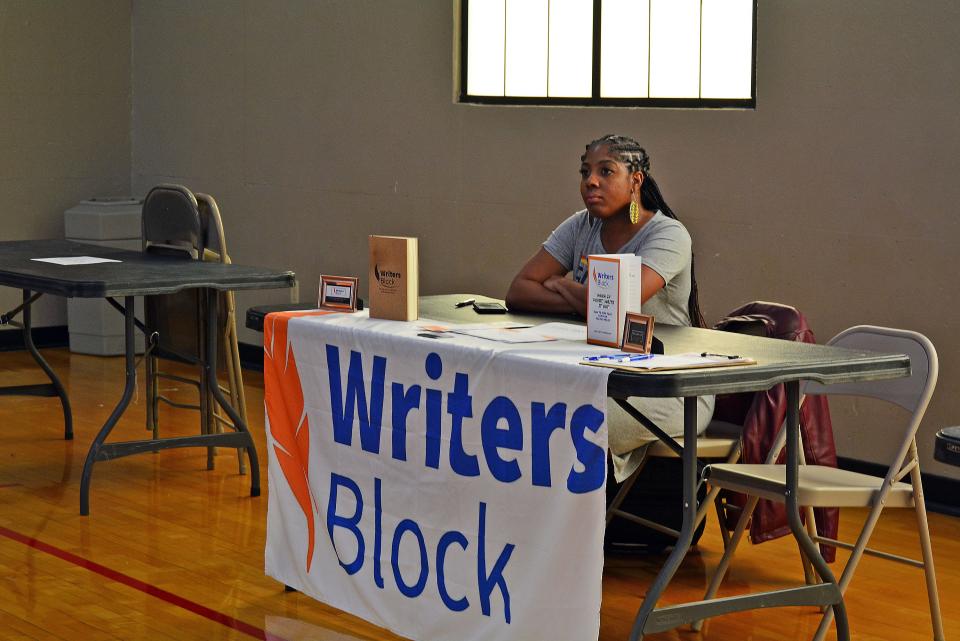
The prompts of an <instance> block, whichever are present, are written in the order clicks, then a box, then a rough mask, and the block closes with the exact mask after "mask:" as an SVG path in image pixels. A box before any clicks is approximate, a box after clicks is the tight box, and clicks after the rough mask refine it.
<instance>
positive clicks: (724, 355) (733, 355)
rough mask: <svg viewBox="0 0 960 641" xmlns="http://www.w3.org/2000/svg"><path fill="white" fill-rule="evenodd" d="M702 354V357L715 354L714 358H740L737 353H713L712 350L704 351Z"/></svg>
mask: <svg viewBox="0 0 960 641" xmlns="http://www.w3.org/2000/svg"><path fill="white" fill-rule="evenodd" d="M700 356H701V358H709V357H711V356H713V357H714V358H729V359H730V360H733V359H735V358H740V357H739V356H737V355H736V354H712V353H710V352H703V353H702V354H700Z"/></svg>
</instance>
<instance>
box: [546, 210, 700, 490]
mask: <svg viewBox="0 0 960 641" xmlns="http://www.w3.org/2000/svg"><path fill="white" fill-rule="evenodd" d="M601 226H602V221H600V220H597V219H594V218H593V217H592V216H590V214H589V213H588V212H587V210H586V209H584V210H582V211H578V212H577V213H575V214H574V215H572V216H570V218H567V219H566V220H565V221H563V222H562V223H561V224H560V226H559V227H557V228H556V229H555V230H553V233H552V234H550V237H549V238H547V240H546V242H544V243H543V248H544V249H546V250H547V252H548V253H549V254H550V255H551V256H553V257H554V258H556V259H557V260H558V261H560V263H561V264H562V265H564V266H565V267H567V268H568V269H569V270H570V271H571V272H573V278H574V280H576V281H577V282H578V283H583V282H585V281H586V279H587V256H589V255H590V254H611V253H614V252H617V253H620V254H626V253H631V254H636V255H637V256H640V257H641V259H642V262H643V264H644V265H646V266H647V267H649V268H650V269H652V270H653V271H655V272H657V273H658V274H660V276H662V277H663V280H664V282H665V283H666V285H664V287H663V289H661V290H660V291H658V292H657V293H656V294H654V295H653V296H651V297H650V299H649V300H648V301H647V302H645V303H643V305H642V311H643V313H644V314H651V315H653V317H654V318H655V319H656V322H657V323H666V324H668V325H683V326H687V327H689V326H690V314H689V312H688V311H687V309H688V308H687V305H688V300H689V298H690V263H691V259H692V258H691V257H692V256H693V253H692V243H691V241H690V234H689V233H687V230H686V228H685V227H684V226H683V225H682V224H680V222H679V221H677V220H674V219H673V218H669V217H667V216H665V215H664V214H663V213H662V212H659V211H658V212H657V213H656V214H655V215H654V216H653V218H651V219H650V220H649V221H647V224H646V225H644V226H643V227H641V228H640V231H638V232H637V233H636V235H635V236H634V237H633V238H631V239H630V240H629V241H628V242H627V244H626V245H624V246H623V247H620V248H611V249H612V250H613V251H607V248H605V247H604V246H603V243H602V242H601V240H600V228H601ZM630 402H631V404H632V405H633V406H634V407H635V408H637V409H638V410H640V412H641V413H642V414H644V415H645V416H646V417H647V418H649V419H650V420H652V421H653V422H654V423H656V424H657V425H658V426H660V428H661V429H663V430H664V431H665V432H666V433H667V434H669V435H671V436H682V435H683V399H680V398H632V399H630ZM713 404H714V399H713V397H712V396H701V397H700V398H699V399H698V402H697V432H703V431H704V430H705V429H706V428H707V424H708V423H709V422H710V418H711V417H712V416H713ZM607 424H608V426H609V443H610V453H611V454H613V469H614V476H615V477H616V479H617V481H618V482H621V481H623V480H624V479H626V478H627V477H628V476H629V475H630V474H631V473H632V472H633V471H634V470H635V469H636V468H637V467H638V466H639V465H640V463H641V462H642V461H643V458H644V455H645V454H644V453H645V451H646V445H647V443H649V442H650V441H651V440H655V437H654V436H653V434H651V433H650V432H648V431H647V430H646V428H644V427H642V426H641V425H640V424H639V423H637V422H636V421H635V420H634V419H633V417H631V416H630V415H629V414H627V413H626V412H624V411H623V410H622V409H621V408H620V407H619V406H618V405H616V404H614V403H613V402H610V403H608V404H607Z"/></svg>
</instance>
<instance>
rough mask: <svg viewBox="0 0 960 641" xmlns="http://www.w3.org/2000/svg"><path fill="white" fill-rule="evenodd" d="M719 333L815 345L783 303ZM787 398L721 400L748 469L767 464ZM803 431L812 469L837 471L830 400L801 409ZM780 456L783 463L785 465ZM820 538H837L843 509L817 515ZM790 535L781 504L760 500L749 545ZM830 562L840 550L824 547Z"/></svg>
mask: <svg viewBox="0 0 960 641" xmlns="http://www.w3.org/2000/svg"><path fill="white" fill-rule="evenodd" d="M714 329H719V330H724V331H729V332H737V333H741V334H753V335H758V336H767V337H769V338H779V339H783V340H788V341H802V342H804V343H815V342H816V339H815V338H814V336H813V331H812V330H811V329H810V327H809V326H808V325H807V319H806V318H805V317H804V315H803V314H801V313H800V312H799V311H797V310H796V309H795V308H793V307H790V306H788V305H781V304H779V303H766V302H762V301H761V302H753V303H747V304H746V305H744V306H742V307H739V308H737V309H735V310H733V311H732V312H730V314H729V315H728V316H727V317H726V318H724V319H722V320H721V321H720V322H719V323H717V324H716V325H714ZM786 412H787V409H786V393H785V391H784V388H783V385H776V386H775V387H772V388H770V389H769V390H767V391H765V392H750V393H742V394H726V395H720V396H717V404H716V409H715V410H714V414H713V416H714V418H716V419H720V420H723V421H727V422H729V423H736V424H738V425H743V432H742V436H741V439H742V442H743V452H742V454H741V460H742V461H743V462H744V463H763V462H764V461H765V460H766V458H767V454H768V452H769V451H770V448H771V447H772V446H773V443H774V440H775V439H776V436H777V431H778V430H779V429H780V426H781V425H782V424H783V421H784V418H785V417H786ZM800 430H801V434H802V435H803V453H804V456H805V457H806V461H807V463H808V464H810V465H829V466H832V467H836V466H837V449H836V446H835V445H834V441H833V425H832V424H831V422H830V408H829V406H828V405H827V398H826V397H825V396H810V397H807V398H806V399H805V400H804V402H803V405H802V406H801V408H800ZM783 457H784V454H781V455H780V458H779V459H778V462H779V463H782V462H783ZM725 500H726V501H727V502H728V503H731V504H734V505H740V506H742V505H743V504H744V503H745V502H746V497H744V496H743V495H742V494H735V493H728V494H727V495H726V497H725ZM739 516H740V511H739V510H729V511H727V512H726V514H725V515H724V518H725V519H726V522H727V525H728V527H730V528H733V527H734V526H735V525H736V522H737V519H738V518H739ZM814 516H815V518H816V521H817V532H818V533H819V534H820V536H826V537H829V538H833V539H835V538H837V530H838V527H839V523H840V510H839V509H838V508H817V509H815V510H814ZM789 533H790V526H789V525H788V524H787V515H786V510H785V507H784V505H783V504H782V503H775V502H773V501H767V500H761V501H760V502H759V503H758V504H757V507H756V509H755V510H754V512H753V517H752V519H751V521H750V541H751V542H753V543H762V542H764V541H769V540H771V539H775V538H778V537H781V536H784V535H785V534H789ZM820 550H821V553H822V554H823V556H824V558H825V559H826V560H827V562H832V561H833V560H834V558H835V556H836V548H834V547H831V546H823V545H822V546H821V547H820Z"/></svg>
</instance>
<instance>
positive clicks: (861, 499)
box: [694, 325, 944, 641]
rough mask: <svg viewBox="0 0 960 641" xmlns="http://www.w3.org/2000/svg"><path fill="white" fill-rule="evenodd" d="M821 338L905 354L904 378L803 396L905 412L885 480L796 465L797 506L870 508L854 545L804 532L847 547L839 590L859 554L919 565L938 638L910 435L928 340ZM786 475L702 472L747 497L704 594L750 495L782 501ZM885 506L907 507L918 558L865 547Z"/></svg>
mask: <svg viewBox="0 0 960 641" xmlns="http://www.w3.org/2000/svg"><path fill="white" fill-rule="evenodd" d="M827 344H828V345H832V346H834V347H843V348H847V349H854V350H859V351H863V350H869V351H880V352H895V353H901V354H907V355H908V356H909V357H910V365H911V370H912V373H911V376H910V377H908V378H901V379H895V380H889V381H873V382H861V383H838V384H835V385H821V384H819V383H815V382H808V383H806V386H805V388H804V390H803V391H804V392H805V393H806V394H808V395H812V394H829V395H831V396H833V395H851V396H861V397H869V398H875V399H879V400H883V401H887V402H889V403H892V404H894V405H898V406H900V407H902V408H903V409H904V410H906V411H907V412H909V420H908V421H907V424H906V428H905V431H904V437H903V441H902V443H901V444H900V447H899V448H898V449H897V453H896V455H895V456H894V458H893V461H892V462H891V464H890V467H889V468H888V470H887V474H886V476H885V477H884V478H879V477H874V476H869V475H866V474H860V473H857V472H851V471H847V470H838V469H834V468H831V467H824V466H819V465H802V464H801V466H800V473H799V484H798V497H797V498H798V502H799V504H800V505H802V506H806V507H869V508H870V511H869V514H868V516H867V519H866V522H865V523H864V526H863V529H862V530H861V531H860V534H859V535H858V537H857V540H856V543H854V544H850V543H845V542H842V541H836V540H834V539H828V538H825V537H819V536H816V533H815V531H814V533H813V535H812V536H811V538H813V540H814V541H816V542H818V543H825V544H828V545H834V546H837V547H841V548H844V549H847V550H850V551H851V554H850V558H849V560H848V561H847V564H846V566H845V567H844V569H843V573H842V574H841V576H840V580H839V587H840V591H841V593H843V592H844V591H846V589H847V586H848V585H849V583H850V580H851V579H852V578H853V573H854V572H855V571H856V568H857V565H858V564H859V562H860V559H861V558H862V557H863V555H864V554H869V555H872V556H877V557H880V558H883V559H887V560H891V561H897V562H900V563H905V564H908V565H912V566H914V567H918V568H922V569H923V570H924V574H925V578H926V584H927V597H928V600H929V605H930V619H931V623H932V625H933V633H934V639H935V640H936V641H943V638H944V636H943V621H942V618H941V615H940V599H939V595H938V592H937V583H936V574H935V572H934V564H933V550H932V547H931V544H930V531H929V528H928V525H927V513H926V508H925V506H924V500H923V488H922V486H921V482H920V460H919V457H918V455H917V443H916V438H915V437H916V432H917V428H918V427H919V426H920V422H921V420H922V419H923V415H924V412H925V411H926V409H927V405H928V403H929V401H930V397H931V396H932V395H933V390H934V388H935V387H936V384H937V374H938V361H937V352H936V350H935V349H934V347H933V344H932V343H931V342H930V341H929V340H928V339H927V338H926V337H925V336H923V335H921V334H918V333H916V332H911V331H907V330H898V329H890V328H885V327H874V326H870V325H859V326H856V327H851V328H850V329H847V330H845V331H843V332H841V333H840V334H838V335H837V336H835V337H834V338H833V339H832V340H830V342H829V343H827ZM781 442H782V441H781ZM775 449H779V448H775ZM785 476H786V468H785V466H783V465H769V464H768V465H743V464H741V465H728V464H717V465H711V466H709V467H708V468H707V478H708V481H709V483H710V484H711V486H713V487H719V488H728V489H731V490H734V491H737V492H743V493H745V494H748V495H750V496H751V501H750V502H749V503H748V504H747V506H746V508H745V509H744V513H743V514H742V515H741V517H740V522H738V523H737V527H736V529H735V530H734V533H733V535H732V537H731V541H730V544H729V545H727V546H726V550H725V551H724V554H723V558H722V559H721V560H720V564H719V566H718V568H717V571H716V573H715V574H714V577H713V579H712V580H711V583H710V586H709V588H708V589H707V593H706V596H705V599H712V598H714V597H715V596H716V593H717V589H718V588H719V586H720V582H721V581H722V580H723V577H724V575H725V573H726V570H727V567H728V566H729V563H730V559H731V558H732V556H733V554H734V552H735V551H736V548H737V545H738V543H739V541H740V538H741V536H742V533H743V529H744V528H745V526H746V521H747V520H749V518H750V514H751V512H752V511H753V507H754V506H755V505H756V497H761V498H765V499H770V500H774V501H781V502H782V501H784V492H785V485H786V479H785ZM908 476H909V482H906V481H904V480H903V479H905V478H906V477H908ZM885 507H887V508H913V509H914V511H915V513H916V518H917V530H918V534H919V537H920V550H921V555H922V559H923V560H922V561H917V560H914V559H909V558H906V557H902V556H898V555H895V554H890V553H888V552H882V551H878V550H874V549H871V548H868V547H867V543H868V542H869V540H870V536H871V534H872V533H873V530H874V528H875V527H876V524H877V521H878V519H879V518H880V513H881V512H882V511H883V509H884V508H885ZM808 526H809V523H808ZM832 619H833V609H832V608H830V609H828V610H827V612H826V613H825V614H824V616H823V619H822V620H821V621H820V626H819V628H818V629H817V633H816V635H815V637H814V639H815V640H816V641H822V640H823V638H824V637H825V636H826V633H827V629H828V628H829V626H830V622H831V620H832ZM700 624H701V622H697V624H695V625H694V628H695V629H699V627H700Z"/></svg>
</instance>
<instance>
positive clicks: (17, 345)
mask: <svg viewBox="0 0 960 641" xmlns="http://www.w3.org/2000/svg"><path fill="white" fill-rule="evenodd" d="M31 333H32V334H33V344H34V345H36V346H37V347H38V348H40V349H44V348H47V347H67V346H68V345H69V344H70V334H69V332H68V331H67V326H66V325H54V326H52V327H34V328H33V330H32V332H31ZM26 348H27V346H26V345H24V343H23V330H21V329H19V328H16V329H14V328H11V329H3V330H0V352H11V351H14V350H20V349H26Z"/></svg>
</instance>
